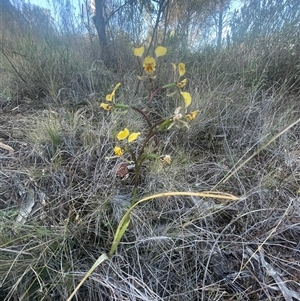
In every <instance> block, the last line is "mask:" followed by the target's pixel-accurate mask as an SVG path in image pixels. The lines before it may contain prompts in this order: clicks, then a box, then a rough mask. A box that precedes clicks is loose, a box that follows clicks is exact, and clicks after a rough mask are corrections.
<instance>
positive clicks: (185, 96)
mask: <svg viewBox="0 0 300 301" xmlns="http://www.w3.org/2000/svg"><path fill="white" fill-rule="evenodd" d="M180 94H181V95H182V97H183V100H184V104H185V108H187V107H188V106H189V105H190V104H191V102H192V97H191V94H190V93H189V92H180Z"/></svg>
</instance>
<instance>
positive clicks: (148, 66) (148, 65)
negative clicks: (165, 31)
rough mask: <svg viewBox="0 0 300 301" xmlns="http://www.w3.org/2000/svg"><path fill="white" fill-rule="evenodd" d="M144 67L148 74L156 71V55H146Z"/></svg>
mask: <svg viewBox="0 0 300 301" xmlns="http://www.w3.org/2000/svg"><path fill="white" fill-rule="evenodd" d="M143 67H144V70H145V72H146V73H147V74H151V73H153V72H154V71H155V67H156V61H155V59H154V57H152V56H147V57H145V59H144V63H143Z"/></svg>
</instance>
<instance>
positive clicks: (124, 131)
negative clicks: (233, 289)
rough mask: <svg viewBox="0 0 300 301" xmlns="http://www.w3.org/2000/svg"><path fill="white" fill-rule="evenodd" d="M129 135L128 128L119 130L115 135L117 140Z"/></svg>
mask: <svg viewBox="0 0 300 301" xmlns="http://www.w3.org/2000/svg"><path fill="white" fill-rule="evenodd" d="M128 136H129V130H128V129H127V128H125V129H124V130H123V131H120V132H119V133H118V135H117V139H118V140H124V139H126V138H127V137H128Z"/></svg>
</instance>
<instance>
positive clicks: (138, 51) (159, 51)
mask: <svg viewBox="0 0 300 301" xmlns="http://www.w3.org/2000/svg"><path fill="white" fill-rule="evenodd" d="M144 52H145V47H144V46H141V47H138V48H134V49H133V54H134V55H135V56H139V57H142V56H143V54H144ZM154 52H155V56H156V58H158V57H160V56H164V55H166V53H167V48H166V47H163V46H157V47H156V48H155V51H154ZM143 68H144V71H145V72H146V74H147V75H151V74H153V73H154V71H155V69H156V60H155V58H154V57H152V56H146V57H145V59H144V61H143Z"/></svg>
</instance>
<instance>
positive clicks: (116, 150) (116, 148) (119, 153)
mask: <svg viewBox="0 0 300 301" xmlns="http://www.w3.org/2000/svg"><path fill="white" fill-rule="evenodd" d="M114 153H115V155H117V156H120V157H121V156H123V154H124V150H122V148H121V147H119V146H115V148H114Z"/></svg>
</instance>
